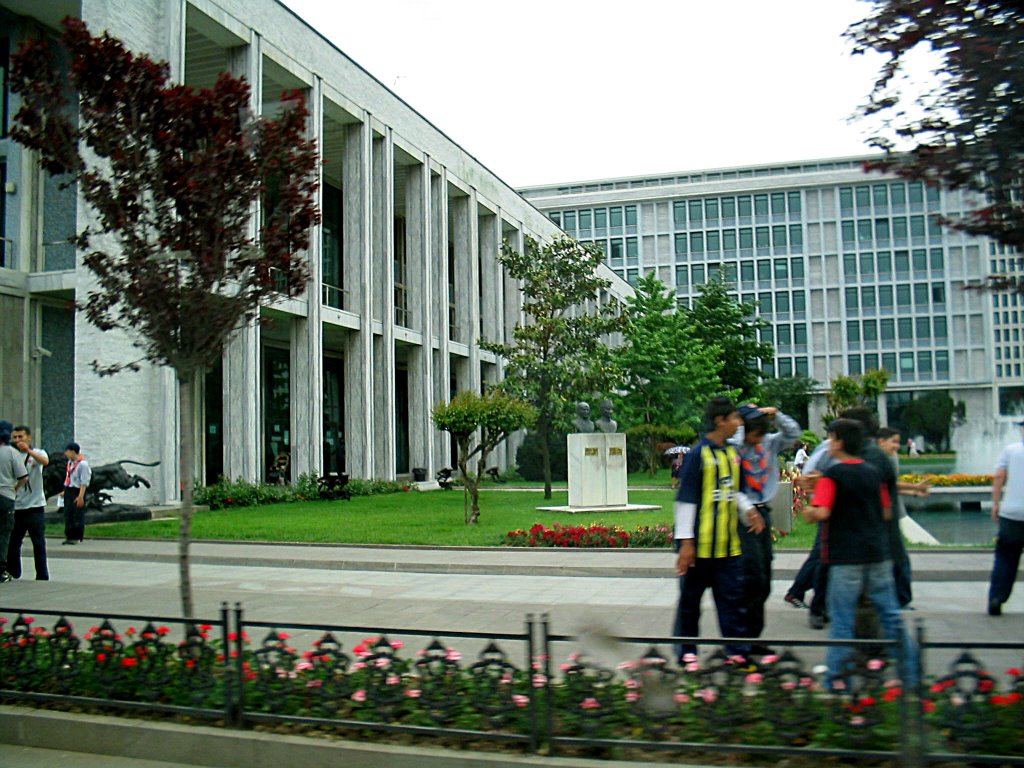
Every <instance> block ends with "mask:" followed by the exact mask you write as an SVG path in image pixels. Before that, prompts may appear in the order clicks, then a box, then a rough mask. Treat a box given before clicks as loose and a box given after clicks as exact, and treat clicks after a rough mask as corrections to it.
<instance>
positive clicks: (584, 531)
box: [502, 523, 672, 549]
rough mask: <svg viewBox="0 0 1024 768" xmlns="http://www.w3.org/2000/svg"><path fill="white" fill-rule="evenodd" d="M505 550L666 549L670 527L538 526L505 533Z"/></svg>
mask: <svg viewBox="0 0 1024 768" xmlns="http://www.w3.org/2000/svg"><path fill="white" fill-rule="evenodd" d="M502 543H503V544H504V545H505V546H509V547H604V548H608V547H611V548H616V549H622V548H625V547H633V548H641V547H643V548H651V547H668V546H670V545H671V544H672V526H670V525H666V524H664V523H659V524H658V525H653V526H647V525H645V526H640V527H638V528H637V529H636V530H635V531H632V532H630V531H627V530H625V529H624V528H620V527H619V526H617V525H614V526H613V525H602V524H600V523H595V524H593V525H562V524H561V523H555V524H554V525H553V526H552V527H551V528H548V527H547V526H544V525H542V524H540V523H536V524H534V525H533V526H532V527H531V528H530V530H528V531H524V530H522V529H518V530H515V531H509V532H508V533H506V534H505V540H504V541H503V542H502Z"/></svg>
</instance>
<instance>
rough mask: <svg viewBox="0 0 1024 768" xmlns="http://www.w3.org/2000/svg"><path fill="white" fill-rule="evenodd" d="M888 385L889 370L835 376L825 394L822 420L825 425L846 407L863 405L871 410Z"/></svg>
mask: <svg viewBox="0 0 1024 768" xmlns="http://www.w3.org/2000/svg"><path fill="white" fill-rule="evenodd" d="M888 386H889V372H888V371H886V370H880V371H868V372H867V373H865V374H864V375H863V376H860V377H857V376H836V377H835V378H834V379H832V385H831V387H830V388H829V391H828V394H827V395H825V402H826V408H825V414H824V416H823V417H822V420H823V422H824V424H825V426H826V427H827V426H828V425H829V424H831V423H832V421H833V420H834V419H836V418H838V417H839V414H840V413H842V412H843V411H845V410H846V409H847V408H856V407H858V406H865V407H867V408H870V409H872V410H875V409H876V408H877V407H878V396H879V395H880V394H882V393H883V392H885V388H886V387H888Z"/></svg>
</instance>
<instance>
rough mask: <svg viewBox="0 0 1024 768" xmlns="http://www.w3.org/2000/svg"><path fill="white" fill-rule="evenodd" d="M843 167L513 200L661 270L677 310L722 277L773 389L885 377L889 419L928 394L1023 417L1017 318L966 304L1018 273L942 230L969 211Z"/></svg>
mask: <svg viewBox="0 0 1024 768" xmlns="http://www.w3.org/2000/svg"><path fill="white" fill-rule="evenodd" d="M869 159H871V158H869V157H850V158H838V159H829V160H817V161H809V162H801V163H787V164H778V165H765V166H756V167H747V168H723V169H715V170H707V171H698V172H690V173H682V174H673V175H665V176H651V177H634V178H622V179H606V180H600V181H592V182H583V183H571V184H552V185H545V186H538V187H529V188H525V189H522V190H520V191H521V192H522V194H523V196H524V197H525V198H526V199H527V200H529V201H531V202H532V203H534V205H536V206H537V207H539V208H540V209H541V210H543V211H545V212H546V213H547V214H548V216H549V217H550V218H551V219H552V221H553V222H554V223H556V224H558V225H559V226H561V227H562V228H563V229H564V230H565V231H566V232H568V233H570V234H572V235H575V236H576V237H577V238H579V239H580V240H583V241H588V242H593V243H595V244H596V245H597V246H598V247H600V248H602V249H603V250H604V252H605V253H606V254H607V264H608V266H609V267H610V268H611V269H613V270H614V271H615V272H616V273H617V274H619V275H620V276H622V277H623V278H624V279H626V280H627V281H629V282H631V283H633V282H635V281H636V280H637V278H638V277H639V276H640V275H641V274H643V273H646V272H648V271H651V270H654V271H655V272H656V273H657V274H658V276H659V277H660V278H661V280H662V281H663V282H665V283H666V284H667V285H669V286H671V287H672V288H673V289H674V290H675V292H676V295H677V296H678V300H679V302H680V303H682V304H686V303H687V302H689V301H691V300H692V298H693V297H694V296H695V295H696V293H697V289H698V286H700V285H701V284H702V283H704V282H705V281H707V280H709V279H713V278H715V277H718V276H721V277H722V278H723V279H724V280H725V281H726V282H727V283H728V284H729V285H730V286H731V288H732V290H733V292H734V295H735V296H736V297H737V298H739V299H742V300H744V301H750V302H757V305H758V312H759V314H760V315H761V317H762V318H764V319H765V320H767V321H768V322H769V323H770V327H769V328H768V329H766V330H765V331H764V340H765V341H769V342H771V343H772V344H774V345H775V349H776V352H777V356H776V359H775V362H774V363H773V364H771V365H768V366H766V368H765V370H764V373H765V374H766V375H769V376H790V375H806V376H811V377H813V378H814V379H816V380H817V381H818V382H821V383H822V384H824V385H826V386H827V384H828V382H829V381H831V379H832V378H833V377H835V376H837V375H839V374H861V373H864V372H865V371H868V370H871V369H882V368H884V369H885V370H887V371H889V372H890V374H891V383H890V387H889V392H888V394H887V396H886V401H887V402H886V407H885V408H883V409H882V410H883V412H884V413H885V416H886V417H888V418H890V419H893V420H898V418H899V411H900V409H901V407H902V405H903V404H904V403H905V402H906V401H907V400H909V399H910V398H912V397H914V396H916V395H919V394H921V393H923V392H925V391H928V390H932V389H942V390H947V391H949V392H950V393H951V395H952V396H953V397H954V399H956V400H959V401H963V402H965V404H966V405H967V412H968V418H969V419H970V418H977V419H979V420H981V419H989V420H995V421H999V420H1001V419H1002V420H1008V419H1009V416H1010V415H1011V414H1014V413H1019V412H1020V410H1021V407H1022V404H1024V401H1022V394H1024V390H1022V384H1024V376H1022V373H1024V372H1022V369H1021V364H1022V360H1021V343H1020V342H1021V339H1020V327H1021V323H1020V320H1021V317H1020V313H1021V310H1022V308H1021V307H1020V306H1019V304H1018V302H1019V299H1020V297H1018V296H1016V295H1006V294H1001V295H993V294H987V293H982V292H978V291H970V290H965V288H967V287H968V286H970V285H977V284H979V283H980V282H981V281H982V280H983V279H984V277H985V276H986V275H988V274H990V273H994V272H1006V271H1008V270H1012V269H1014V268H1015V264H1014V262H1013V259H1012V258H1010V254H1008V253H1006V252H1005V251H1004V249H1002V248H1001V247H999V246H998V245H996V244H994V243H991V242H989V241H988V240H986V239H983V238H976V237H969V236H966V235H963V234H960V233H957V232H953V231H951V230H949V229H946V228H944V227H942V226H940V223H939V221H940V218H941V217H942V216H955V215H956V214H958V213H960V212H962V211H964V210H969V209H970V208H972V207H975V201H974V200H973V199H972V198H971V197H970V196H968V195H962V194H960V193H959V192H947V191H943V190H939V189H937V188H931V187H927V186H925V185H923V184H921V183H919V182H908V181H905V180H902V179H899V178H895V177H891V176H886V175H883V174H878V173H866V172H865V171H864V162H865V161H866V160H869Z"/></svg>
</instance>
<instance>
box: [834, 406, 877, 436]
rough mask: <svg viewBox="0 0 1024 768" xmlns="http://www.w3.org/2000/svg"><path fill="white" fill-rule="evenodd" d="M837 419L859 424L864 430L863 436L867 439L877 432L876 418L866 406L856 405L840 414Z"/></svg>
mask: <svg viewBox="0 0 1024 768" xmlns="http://www.w3.org/2000/svg"><path fill="white" fill-rule="evenodd" d="M839 418H840V419H852V420H853V421H857V422H860V425H861V427H862V428H863V429H864V434H865V435H867V436H868V437H874V436H875V433H876V432H878V417H877V416H875V412H874V411H872V410H871V409H870V408H868V407H867V406H864V405H858V406H855V407H853V408H847V409H846V410H844V411H842V412H840V414H839ZM837 421H838V419H837Z"/></svg>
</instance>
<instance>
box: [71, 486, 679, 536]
mask: <svg viewBox="0 0 1024 768" xmlns="http://www.w3.org/2000/svg"><path fill="white" fill-rule="evenodd" d="M462 496H463V495H462V493H461V492H459V491H457V490H456V491H451V492H446V491H433V492H431V493H417V492H415V491H410V492H409V493H393V494H384V495H380V496H362V497H357V498H355V499H353V500H352V501H332V502H327V501H318V502H302V503H296V504H270V505H267V506H261V507H247V508H239V509H222V510H217V511H215V512H200V513H198V514H196V515H195V517H194V518H193V524H192V535H193V537H194V538H196V539H232V540H239V541H295V542H323V543H337V544H432V545H448V546H451V545H456V546H458V545H463V546H493V545H497V544H500V543H501V542H502V540H503V539H504V537H505V534H506V533H508V532H509V531H511V530H515V529H517V528H529V527H530V526H531V525H533V524H534V523H544V524H545V525H548V526H551V525H552V524H553V523H556V522H557V523H562V524H564V525H589V524H591V523H597V522H601V523H606V524H608V525H618V526H621V527H623V528H625V529H626V530H633V529H635V528H636V527H637V526H640V525H655V524H657V523H667V524H669V525H671V523H672V518H673V514H672V500H673V498H672V493H671V491H670V490H669V489H667V488H666V489H665V490H664V491H631V492H630V494H629V500H630V502H631V503H635V504H660V505H661V507H662V509H660V510H654V511H651V512H614V513H601V514H578V515H569V514H564V513H556V512H538V511H537V509H536V507H538V506H541V505H546V504H551V505H559V504H567V503H568V494H567V493H566V492H564V491H563V492H556V493H554V494H553V498H552V499H551V501H550V502H545V501H544V497H543V494H541V493H536V492H530V491H522V492H515V491H486V492H484V493H483V494H481V499H480V509H481V512H480V522H479V523H478V524H477V525H475V526H467V525H465V524H464V523H463V501H462ZM52 533H54V535H58V534H59V533H60V526H54V530H53V531H52ZM177 535H178V521H177V520H155V521H146V522H131V523H110V524H105V525H91V526H89V536H95V537H133V538H134V537H140V538H175V537H177Z"/></svg>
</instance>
